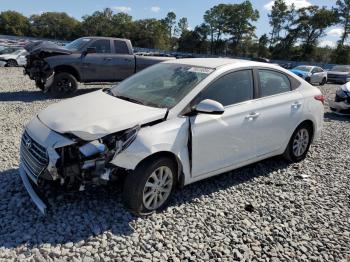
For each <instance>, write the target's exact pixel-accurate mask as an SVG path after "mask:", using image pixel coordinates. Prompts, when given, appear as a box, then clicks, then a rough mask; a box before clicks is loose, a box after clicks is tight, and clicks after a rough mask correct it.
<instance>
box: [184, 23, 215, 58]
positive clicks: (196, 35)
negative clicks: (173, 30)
mask: <svg viewBox="0 0 350 262" xmlns="http://www.w3.org/2000/svg"><path fill="white" fill-rule="evenodd" d="M208 33H209V28H208V27H207V26H206V25H205V24H201V25H200V26H196V27H195V29H194V30H193V31H190V30H186V31H184V32H183V33H182V34H181V37H180V38H179V40H178V43H179V47H178V50H179V51H184V52H191V53H202V52H204V53H206V52H207V36H208Z"/></svg>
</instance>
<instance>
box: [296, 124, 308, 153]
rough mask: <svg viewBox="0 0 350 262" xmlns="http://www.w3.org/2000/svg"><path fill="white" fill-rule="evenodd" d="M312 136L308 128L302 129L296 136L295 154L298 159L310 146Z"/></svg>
mask: <svg viewBox="0 0 350 262" xmlns="http://www.w3.org/2000/svg"><path fill="white" fill-rule="evenodd" d="M309 141H310V136H309V131H308V130H307V129H306V128H301V129H300V130H299V131H298V132H297V134H296V135H295V138H294V141H293V154H294V155H295V156H296V157H300V156H302V155H303V154H304V153H305V152H306V150H307V147H308V145H309Z"/></svg>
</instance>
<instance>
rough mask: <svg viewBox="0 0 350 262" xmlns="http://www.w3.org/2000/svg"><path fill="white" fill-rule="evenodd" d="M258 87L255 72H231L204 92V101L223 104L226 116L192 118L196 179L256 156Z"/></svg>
mask: <svg viewBox="0 0 350 262" xmlns="http://www.w3.org/2000/svg"><path fill="white" fill-rule="evenodd" d="M253 98H254V84H253V73H252V70H242V71H236V72H231V73H228V74H226V75H224V76H222V77H221V78H219V79H218V80H216V81H214V82H213V83H212V84H210V85H209V86H208V87H207V88H206V89H205V90H203V91H202V92H201V93H200V94H199V96H198V98H197V99H196V100H195V101H196V103H197V102H200V101H202V100H204V99H212V100H215V101H217V102H220V103H221V104H222V105H223V106H224V107H225V112H224V113H223V114H222V115H207V114H198V115H196V116H193V117H191V132H192V133H191V135H192V176H193V177H196V176H200V175H204V174H206V173H210V172H213V171H216V170H219V169H222V168H225V167H229V166H232V165H235V164H237V163H240V162H244V161H246V160H248V159H250V158H252V157H253V156H254V152H255V144H254V142H253V141H254V140H253V138H254V134H255V131H254V128H252V124H253V123H254V121H255V118H256V116H254V115H253V114H252V113H253V111H254V103H253Z"/></svg>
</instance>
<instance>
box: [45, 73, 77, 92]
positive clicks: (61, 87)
mask: <svg viewBox="0 0 350 262" xmlns="http://www.w3.org/2000/svg"><path fill="white" fill-rule="evenodd" d="M77 89H78V81H77V79H76V78H75V77H74V76H73V75H71V74H69V73H58V74H57V75H55V77H54V80H53V83H52V85H51V86H50V87H49V90H50V91H51V92H53V93H57V94H65V95H69V94H73V93H74V92H75V91H76V90H77Z"/></svg>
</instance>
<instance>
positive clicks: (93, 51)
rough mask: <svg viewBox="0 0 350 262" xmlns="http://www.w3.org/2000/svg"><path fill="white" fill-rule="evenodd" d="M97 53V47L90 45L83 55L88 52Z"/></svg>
mask: <svg viewBox="0 0 350 262" xmlns="http://www.w3.org/2000/svg"><path fill="white" fill-rule="evenodd" d="M94 53H96V47H88V48H86V50H85V51H84V52H83V55H87V54H94Z"/></svg>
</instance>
